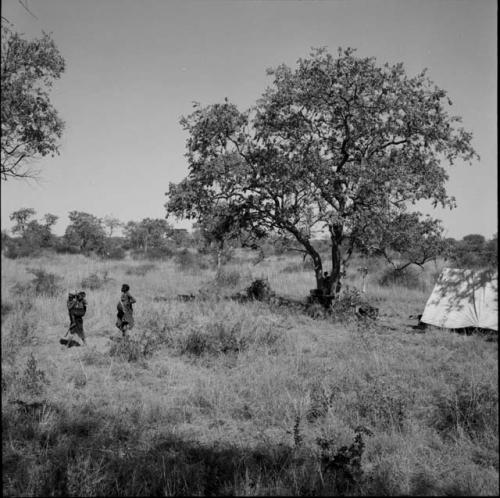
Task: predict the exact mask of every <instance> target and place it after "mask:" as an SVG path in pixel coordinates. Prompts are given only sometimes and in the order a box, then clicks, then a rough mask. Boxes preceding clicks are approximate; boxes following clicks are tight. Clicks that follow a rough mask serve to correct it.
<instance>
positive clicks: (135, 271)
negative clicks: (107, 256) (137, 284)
mask: <svg viewBox="0 0 500 498" xmlns="http://www.w3.org/2000/svg"><path fill="white" fill-rule="evenodd" d="M154 269H156V265H155V264H153V263H144V264H142V265H138V266H135V267H132V268H128V269H127V271H126V272H125V274H126V275H138V276H140V277H143V276H144V275H146V273H148V272H150V271H151V270H154Z"/></svg>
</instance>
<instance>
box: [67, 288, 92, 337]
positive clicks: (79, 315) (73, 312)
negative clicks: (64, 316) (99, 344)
mask: <svg viewBox="0 0 500 498" xmlns="http://www.w3.org/2000/svg"><path fill="white" fill-rule="evenodd" d="M67 306H68V311H69V317H70V320H71V322H70V325H69V333H70V338H71V335H73V334H76V335H77V336H78V337H79V338H80V339H81V341H82V343H83V344H86V341H85V332H84V331H83V316H84V315H85V313H86V312H87V300H86V294H85V292H83V291H81V292H78V293H77V294H70V295H69V297H68V303H67ZM70 341H71V339H69V340H68V347H69V344H70Z"/></svg>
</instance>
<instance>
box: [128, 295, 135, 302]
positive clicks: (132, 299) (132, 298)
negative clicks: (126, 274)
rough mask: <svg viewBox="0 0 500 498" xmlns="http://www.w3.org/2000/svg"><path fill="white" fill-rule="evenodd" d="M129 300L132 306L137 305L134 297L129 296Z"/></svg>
mask: <svg viewBox="0 0 500 498" xmlns="http://www.w3.org/2000/svg"><path fill="white" fill-rule="evenodd" d="M128 299H129V302H130V303H131V304H134V303H135V299H134V297H133V296H131V295H130V294H129V295H128Z"/></svg>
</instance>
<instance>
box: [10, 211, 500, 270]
mask: <svg viewBox="0 0 500 498" xmlns="http://www.w3.org/2000/svg"><path fill="white" fill-rule="evenodd" d="M68 218H69V224H68V226H67V227H66V231H65V233H64V235H63V236H57V235H55V234H53V233H52V228H53V226H54V225H55V223H56V222H57V220H58V217H57V216H55V215H52V214H46V215H44V216H43V218H42V219H39V220H37V219H36V211H35V210H34V209H32V208H23V209H20V210H18V211H15V212H13V213H11V215H10V219H11V220H12V221H13V222H14V225H13V227H12V229H11V235H9V234H8V232H7V231H6V230H2V253H3V254H4V255H5V256H6V257H8V258H13V259H15V258H19V257H36V256H39V255H41V254H43V253H47V252H57V253H68V254H84V255H95V256H99V257H101V258H107V259H123V258H124V257H125V256H126V254H127V253H129V254H130V255H131V256H132V257H136V258H144V259H169V258H171V257H173V256H175V255H177V254H179V253H180V252H182V251H185V250H186V249H192V250H194V251H197V252H199V253H201V254H209V253H211V252H216V250H217V248H215V247H213V242H212V241H211V239H210V237H209V236H207V234H206V233H204V231H203V229H201V228H199V227H197V226H196V225H195V227H194V228H193V230H192V231H188V230H186V229H183V228H174V227H172V226H171V225H170V224H169V223H168V222H167V220H165V219H159V218H144V219H143V220H141V221H129V222H126V223H124V222H122V221H120V220H118V219H117V218H114V217H110V216H106V217H104V218H98V217H96V216H94V215H92V214H90V213H85V212H81V211H71V212H70V213H69V214H68ZM119 229H120V230H121V232H122V235H121V236H118V235H115V233H116V232H117V230H119ZM314 244H315V246H316V248H317V250H318V251H320V252H327V251H328V250H329V244H328V241H327V240H326V239H324V240H323V239H321V238H318V239H316V240H315V241H314ZM242 245H244V243H243V242H242V241H239V240H234V241H231V243H230V244H228V245H227V247H226V248H225V250H224V258H223V259H224V260H225V261H227V260H228V259H230V254H231V252H232V250H233V249H234V248H235V247H239V246H242ZM445 247H446V249H445V251H444V252H443V254H442V255H441V256H442V257H443V258H445V259H446V260H448V261H449V262H450V263H451V264H453V265H454V266H457V267H461V268H482V267H496V266H497V263H498V237H497V234H495V235H494V236H493V237H492V238H491V239H490V240H487V239H486V238H485V237H484V236H483V235H479V234H470V235H466V236H465V237H463V238H462V239H461V240H456V239H453V238H448V239H446V244H445ZM295 250H296V247H295V246H294V244H293V241H290V240H286V239H283V238H280V237H277V236H273V235H270V236H269V237H268V238H267V239H265V240H264V241H262V243H261V244H260V245H259V251H260V254H261V256H262V258H264V257H266V256H269V255H273V254H274V255H279V254H284V253H287V252H294V251H295Z"/></svg>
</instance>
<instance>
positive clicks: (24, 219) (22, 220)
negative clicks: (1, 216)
mask: <svg viewBox="0 0 500 498" xmlns="http://www.w3.org/2000/svg"><path fill="white" fill-rule="evenodd" d="M35 214H36V211H35V210H34V209H33V208H21V209H18V210H17V211H14V212H13V213H11V214H10V216H9V219H10V220H11V221H15V225H14V226H13V227H12V233H13V234H19V235H21V236H23V235H24V233H25V231H26V227H27V226H28V222H29V220H30V218H33V216H35Z"/></svg>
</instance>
